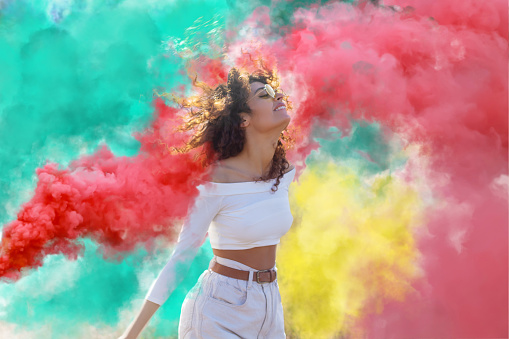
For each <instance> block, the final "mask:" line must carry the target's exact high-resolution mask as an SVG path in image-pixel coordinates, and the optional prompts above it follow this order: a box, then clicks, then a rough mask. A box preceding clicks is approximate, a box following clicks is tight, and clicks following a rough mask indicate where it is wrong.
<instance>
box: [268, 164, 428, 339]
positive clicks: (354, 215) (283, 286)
mask: <svg viewBox="0 0 509 339" xmlns="http://www.w3.org/2000/svg"><path fill="white" fill-rule="evenodd" d="M290 204H291V208H292V213H293V215H294V224H293V226H292V229H291V230H290V232H289V233H288V234H287V235H285V236H284V237H283V238H282V239H281V244H280V247H279V249H278V259H277V266H278V270H280V273H281V275H280V277H278V282H279V286H280V291H281V296H282V301H283V308H284V313H285V324H286V325H285V326H286V329H287V330H286V331H287V334H288V335H289V336H290V337H298V338H339V337H341V336H347V337H349V338H351V337H362V334H361V333H355V332H354V326H353V325H354V323H355V320H357V319H360V318H361V317H362V316H363V315H365V314H366V313H368V312H380V311H382V309H383V305H384V303H385V302H386V301H388V300H403V299H404V298H405V295H406V294H407V293H408V292H411V290H412V288H411V286H410V282H411V280H412V279H414V278H416V277H417V276H418V274H419V271H418V266H417V264H416V262H417V259H418V252H417V249H416V248H415V244H414V238H413V231H414V229H415V228H416V227H417V226H418V225H420V224H421V221H420V219H422V209H423V208H422V206H423V204H422V203H421V201H420V199H419V196H418V194H417V192H416V191H415V190H414V189H412V188H411V187H410V186H408V185H407V184H405V182H404V181H403V180H402V179H399V178H397V177H394V176H391V175H390V174H389V173H385V172H384V173H383V174H378V175H377V176H376V177H373V178H370V179H369V180H366V179H365V178H363V177H360V176H358V175H357V174H356V173H355V172H354V170H353V169H352V168H351V167H344V166H340V165H337V164H335V163H332V162H331V163H329V164H327V165H324V164H323V163H321V164H316V165H314V166H311V167H310V166H308V167H307V168H306V171H305V172H304V173H303V174H302V175H301V177H300V178H299V182H293V183H292V184H291V186H290Z"/></svg>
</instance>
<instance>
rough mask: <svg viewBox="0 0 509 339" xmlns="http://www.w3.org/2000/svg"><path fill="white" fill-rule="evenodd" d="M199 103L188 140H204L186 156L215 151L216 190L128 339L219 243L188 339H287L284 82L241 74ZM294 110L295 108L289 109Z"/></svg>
mask: <svg viewBox="0 0 509 339" xmlns="http://www.w3.org/2000/svg"><path fill="white" fill-rule="evenodd" d="M193 84H194V85H195V86H199V87H201V88H202V89H203V90H204V93H203V94H202V95H199V96H196V97H192V98H190V99H189V100H179V99H177V98H176V97H173V100H175V101H177V102H179V103H180V104H181V105H182V106H183V107H198V108H199V110H198V111H193V110H192V109H191V112H190V113H189V120H188V122H187V123H186V124H185V125H184V126H183V128H182V129H183V130H190V129H196V130H198V131H199V132H198V133H196V134H195V135H194V136H193V137H192V138H191V140H190V141H189V142H188V144H187V145H186V148H184V149H180V151H187V150H189V149H191V148H195V147H198V146H205V147H204V149H205V152H206V158H207V159H209V161H210V162H209V164H210V167H209V168H210V172H209V173H210V179H211V180H210V181H207V182H205V184H203V185H200V186H198V189H199V192H200V194H199V196H198V197H197V198H196V200H195V203H194V206H193V208H192V209H191V211H190V213H189V215H188V217H187V219H186V220H185V222H184V224H183V227H182V230H181V232H180V235H179V238H178V242H177V245H176V246H175V249H174V251H173V253H172V256H171V258H170V260H169V261H168V263H167V264H166V266H165V267H164V268H163V269H162V271H161V272H160V274H159V276H158V277H157V279H156V280H155V281H154V282H153V284H152V286H151V287H150V290H149V292H148V293H147V296H146V298H145V299H146V300H145V302H144V304H143V306H142V309H141V310H140V312H139V314H138V315H137V316H136V318H135V319H134V321H133V322H132V323H131V325H130V326H129V327H128V329H127V330H126V332H125V333H124V335H123V336H122V338H137V336H138V335H139V333H140V332H141V331H142V329H143V328H144V327H145V325H146V324H147V322H148V321H149V320H150V318H151V317H152V315H153V314H154V312H155V311H156V310H157V309H158V308H159V307H160V305H162V304H163V303H164V302H165V301H166V300H167V299H168V297H169V295H170V294H171V292H172V291H173V290H174V288H175V287H176V285H177V284H178V283H180V282H181V281H182V280H183V278H184V274H185V273H186V272H187V269H188V268H189V265H190V264H191V262H192V260H193V258H194V257H195V255H196V254H197V252H198V250H199V248H200V247H201V245H202V244H203V242H204V240H205V237H206V234H207V232H208V234H209V236H210V242H211V245H212V249H213V253H214V258H213V259H212V261H211V263H210V266H209V269H208V270H206V271H204V272H203V273H202V275H201V276H200V278H199V279H198V282H197V283H196V285H195V286H194V287H193V288H192V290H191V291H190V292H189V293H188V295H187V296H186V299H185V301H184V303H183V305H182V312H181V317H180V323H179V338H187V339H191V338H239V337H240V338H271V339H276V338H285V337H286V335H285V332H284V320H283V308H282V304H281V296H280V294H279V286H278V283H277V274H276V270H277V268H276V265H275V260H276V246H277V244H278V243H279V241H280V237H281V236H283V235H284V234H285V233H286V232H287V231H288V230H289V229H290V227H291V224H292V221H293V217H292V214H291V212H290V207H289V203H288V186H289V184H290V182H291V181H292V180H293V177H294V175H295V168H294V167H293V166H292V165H290V164H289V162H288V161H287V160H286V158H285V154H286V153H285V148H284V145H283V141H284V142H287V141H288V139H287V137H286V136H285V134H284V133H283V132H284V131H285V129H286V127H287V126H288V124H289V123H290V116H289V115H288V113H287V111H286V108H289V109H291V106H289V105H290V104H289V102H288V101H287V100H286V98H287V97H286V96H284V95H283V92H282V91H280V90H274V89H273V87H274V88H276V89H277V88H278V87H279V86H278V81H277V76H276V74H275V72H272V71H268V70H266V69H264V68H261V69H259V70H258V71H257V72H255V73H253V74H250V75H249V74H246V73H242V74H241V72H240V71H239V70H238V69H237V68H232V69H231V70H230V72H229V74H228V82H227V85H224V84H221V85H219V86H217V87H216V88H215V89H212V88H210V87H208V86H207V85H206V84H204V83H197V82H196V79H195V81H194V82H193ZM285 103H286V105H285Z"/></svg>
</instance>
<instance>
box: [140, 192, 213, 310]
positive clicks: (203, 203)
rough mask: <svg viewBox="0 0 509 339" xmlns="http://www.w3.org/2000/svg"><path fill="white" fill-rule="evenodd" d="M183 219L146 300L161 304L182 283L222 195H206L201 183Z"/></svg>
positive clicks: (203, 239)
mask: <svg viewBox="0 0 509 339" xmlns="http://www.w3.org/2000/svg"><path fill="white" fill-rule="evenodd" d="M198 189H199V190H200V194H199V195H198V197H196V199H195V202H194V205H193V207H192V208H191V209H190V213H188V215H187V217H186V218H185V220H184V224H183V225H182V229H181V231H180V234H179V237H178V240H177V244H176V246H175V248H174V250H173V252H172V254H171V256H170V259H169V260H168V262H167V263H166V265H165V266H164V268H163V269H162V270H161V272H160V273H159V275H158V277H157V278H156V279H155V280H154V282H153V283H152V285H151V286H150V289H149V291H148V293H147V294H146V296H145V299H147V300H150V301H152V302H154V303H156V304H159V305H162V304H164V303H165V302H166V300H167V299H168V298H169V296H170V294H171V293H172V292H173V291H174V290H175V288H176V286H177V285H178V284H180V283H181V282H182V280H183V279H184V277H185V276H186V274H187V272H188V270H189V267H190V266H191V263H192V261H193V259H194V258H195V256H196V254H197V253H198V250H199V249H200V247H201V246H202V244H203V242H204V241H205V237H206V235H207V231H208V229H209V226H210V223H211V222H212V220H213V219H214V217H215V216H216V214H217V213H218V212H219V210H220V208H221V203H222V198H223V197H222V196H217V195H209V194H208V193H207V190H206V188H205V187H204V186H202V185H200V186H198Z"/></svg>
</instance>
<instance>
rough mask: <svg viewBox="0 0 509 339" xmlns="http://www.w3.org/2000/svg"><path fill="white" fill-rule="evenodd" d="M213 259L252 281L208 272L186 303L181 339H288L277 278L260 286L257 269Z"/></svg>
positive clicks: (181, 321) (182, 315)
mask: <svg viewBox="0 0 509 339" xmlns="http://www.w3.org/2000/svg"><path fill="white" fill-rule="evenodd" d="M212 260H217V262H218V263H220V264H222V265H225V266H229V267H233V268H236V269H239V270H244V271H249V281H246V280H241V279H235V278H230V277H227V276H224V275H221V274H219V273H216V272H214V271H212V270H210V269H207V270H206V271H204V272H203V273H202V274H201V275H200V277H199V278H198V282H197V283H196V284H195V285H194V287H193V288H192V289H191V290H190V291H189V293H188V294H187V296H186V298H185V300H184V302H183V304H182V310H181V314H180V322H179V328H178V337H179V339H194V338H204V339H208V338H221V339H229V338H247V339H251V338H267V339H279V338H286V334H285V330H284V318H283V305H282V303H281V295H280V294H279V285H278V283H277V278H276V280H274V281H273V282H271V283H260V284H259V283H257V282H256V281H253V280H252V277H253V272H255V271H257V270H256V269H254V268H252V267H249V266H246V265H244V264H242V263H240V262H238V261H234V260H230V259H226V258H221V257H218V256H214V258H213V259H212ZM273 269H275V270H277V268H276V265H274V267H273Z"/></svg>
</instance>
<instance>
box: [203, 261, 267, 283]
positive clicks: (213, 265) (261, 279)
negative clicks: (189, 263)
mask: <svg viewBox="0 0 509 339" xmlns="http://www.w3.org/2000/svg"><path fill="white" fill-rule="evenodd" d="M209 269H210V270H212V271H214V272H216V273H219V274H222V275H225V276H227V277H230V278H234V279H241V280H249V271H243V270H238V269H236V268H232V267H228V266H225V265H221V264H220V263H218V262H217V261H215V260H211V261H210V265H209ZM276 278H277V272H276V270H261V271H255V272H253V281H256V282H257V283H259V284H266V283H270V282H273V281H274V280H276Z"/></svg>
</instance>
